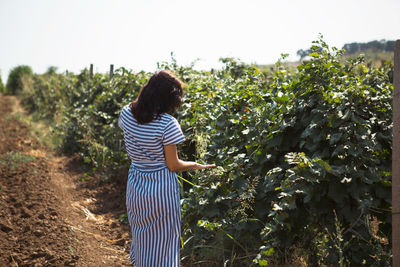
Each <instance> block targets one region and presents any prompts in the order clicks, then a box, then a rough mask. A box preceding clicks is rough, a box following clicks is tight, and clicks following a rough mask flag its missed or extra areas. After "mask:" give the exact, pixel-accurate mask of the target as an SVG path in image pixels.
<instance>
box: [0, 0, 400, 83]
mask: <svg viewBox="0 0 400 267" xmlns="http://www.w3.org/2000/svg"><path fill="white" fill-rule="evenodd" d="M399 14H400V0H380V1H377V0H331V1H326V0H242V1H237V0H196V1H195V0H168V1H166V0H164V1H163V0H108V1H106V0H0V70H1V73H2V77H3V82H5V80H6V77H7V76H8V72H9V70H10V69H11V68H12V67H15V66H17V65H21V64H23V65H30V66H31V67H32V68H33V70H34V72H36V73H42V72H44V71H46V69H47V68H48V67H49V66H57V67H58V70H59V71H60V72H61V71H65V70H67V69H68V70H69V71H73V72H79V71H80V70H82V69H84V68H85V67H88V66H89V64H90V63H93V64H94V69H95V71H97V72H107V71H108V69H109V64H114V66H115V68H118V67H119V66H124V67H127V68H129V69H133V70H134V71H139V70H146V71H154V70H155V69H156V67H157V62H162V61H169V60H170V53H171V52H174V54H175V56H176V59H177V61H178V64H181V65H188V64H190V63H191V62H193V61H195V60H196V59H199V61H198V62H197V63H196V66H197V68H199V69H208V68H211V67H214V68H216V67H219V66H220V65H219V63H218V60H219V58H221V57H235V58H240V59H241V60H243V61H245V62H247V63H257V64H269V63H274V62H275V61H276V60H277V59H278V58H279V57H280V54H281V53H289V54H290V57H289V59H290V60H297V59H298V58H297V56H296V51H297V50H298V49H306V48H308V47H310V45H311V42H312V41H313V40H316V39H317V38H318V33H322V34H323V36H324V40H325V41H326V42H328V44H329V45H330V46H336V47H338V48H341V47H342V46H343V44H345V43H349V42H368V41H372V40H381V39H386V40H395V39H400V15H399Z"/></svg>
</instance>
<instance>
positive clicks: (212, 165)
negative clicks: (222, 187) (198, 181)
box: [193, 163, 216, 170]
mask: <svg viewBox="0 0 400 267" xmlns="http://www.w3.org/2000/svg"><path fill="white" fill-rule="evenodd" d="M215 167H216V165H215V164H206V165H204V164H200V163H196V165H195V166H194V168H193V170H203V169H208V168H215Z"/></svg>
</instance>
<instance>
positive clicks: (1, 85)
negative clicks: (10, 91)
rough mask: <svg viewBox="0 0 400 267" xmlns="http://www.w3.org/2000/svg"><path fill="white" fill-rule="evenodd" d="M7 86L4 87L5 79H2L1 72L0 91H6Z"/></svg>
mask: <svg viewBox="0 0 400 267" xmlns="http://www.w3.org/2000/svg"><path fill="white" fill-rule="evenodd" d="M5 91H6V88H5V87H4V84H3V80H2V79H1V73H0V93H5Z"/></svg>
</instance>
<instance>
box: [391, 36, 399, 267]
mask: <svg viewBox="0 0 400 267" xmlns="http://www.w3.org/2000/svg"><path fill="white" fill-rule="evenodd" d="M392 146H393V151H392V239H393V243H392V252H393V266H394V267H399V266H400V40H397V41H396V44H395V49H394V69H393V139H392Z"/></svg>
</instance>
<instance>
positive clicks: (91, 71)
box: [89, 64, 93, 79]
mask: <svg viewBox="0 0 400 267" xmlns="http://www.w3.org/2000/svg"><path fill="white" fill-rule="evenodd" d="M89 79H93V64H90V70H89Z"/></svg>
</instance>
